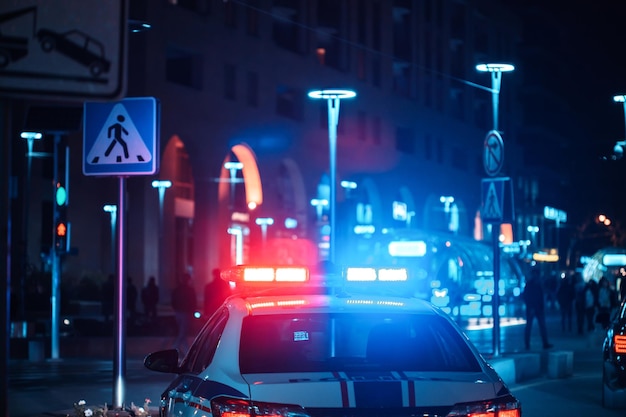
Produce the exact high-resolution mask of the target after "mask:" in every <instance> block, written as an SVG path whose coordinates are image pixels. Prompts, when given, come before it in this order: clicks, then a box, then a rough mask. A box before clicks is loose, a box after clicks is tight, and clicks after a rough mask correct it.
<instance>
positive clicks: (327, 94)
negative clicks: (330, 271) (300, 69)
mask: <svg viewBox="0 0 626 417" xmlns="http://www.w3.org/2000/svg"><path fill="white" fill-rule="evenodd" d="M308 95H309V97H311V98H316V99H320V98H321V99H325V100H326V101H327V102H328V148H329V149H328V152H329V159H330V162H329V164H330V222H329V223H330V236H329V242H328V243H329V245H330V247H329V254H328V257H329V261H330V262H331V263H335V252H336V251H335V238H336V236H337V231H336V230H335V224H336V220H337V219H336V218H335V217H336V216H335V212H336V205H337V198H336V196H337V179H336V171H337V167H336V162H337V161H336V160H337V157H336V155H337V124H338V123H339V102H340V100H341V99H342V98H353V97H356V93H355V92H354V91H352V90H338V89H336V90H319V91H311V92H309V94H308Z"/></svg>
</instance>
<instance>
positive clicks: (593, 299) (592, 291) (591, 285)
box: [584, 278, 598, 332]
mask: <svg viewBox="0 0 626 417" xmlns="http://www.w3.org/2000/svg"><path fill="white" fill-rule="evenodd" d="M584 297H585V298H584V299H585V321H586V323H587V331H588V332H593V331H594V329H595V327H596V325H595V322H594V320H595V317H596V310H597V306H598V283H597V282H596V281H595V280H594V279H593V278H590V279H589V281H587V284H585V290H584Z"/></svg>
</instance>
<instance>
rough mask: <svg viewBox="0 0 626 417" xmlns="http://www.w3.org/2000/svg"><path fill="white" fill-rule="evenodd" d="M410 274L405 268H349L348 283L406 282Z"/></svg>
mask: <svg viewBox="0 0 626 417" xmlns="http://www.w3.org/2000/svg"><path fill="white" fill-rule="evenodd" d="M407 279H408V274H407V271H406V269H405V268H380V269H376V268H347V269H346V281H349V282H373V281H386V282H389V281H406V280H407Z"/></svg>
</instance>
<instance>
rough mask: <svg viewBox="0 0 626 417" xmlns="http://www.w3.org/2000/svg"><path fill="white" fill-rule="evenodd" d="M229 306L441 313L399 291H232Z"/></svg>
mask: <svg viewBox="0 0 626 417" xmlns="http://www.w3.org/2000/svg"><path fill="white" fill-rule="evenodd" d="M226 304H228V305H230V306H231V308H237V309H246V310H247V312H248V314H250V315H261V314H290V313H293V312H294V311H297V312H299V313H307V312H308V313H319V312H326V313H340V312H343V313H356V312H367V313H375V312H387V313H421V314H431V315H438V314H442V313H440V312H439V311H438V309H437V308H436V307H434V306H433V305H432V304H431V303H429V302H428V301H425V300H422V299H418V298H411V297H405V296H399V295H379V294H370V293H363V292H346V291H341V292H338V293H332V292H330V293H329V292H324V291H318V292H315V291H308V290H302V288H300V289H293V290H285V289H280V290H276V291H259V292H252V293H245V294H234V295H232V296H230V297H229V299H227V300H226Z"/></svg>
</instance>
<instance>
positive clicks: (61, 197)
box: [54, 181, 70, 254]
mask: <svg viewBox="0 0 626 417" xmlns="http://www.w3.org/2000/svg"><path fill="white" fill-rule="evenodd" d="M54 236H55V241H54V247H55V250H56V252H57V253H59V254H63V253H65V252H68V248H69V242H70V225H69V223H68V221H67V190H66V188H65V187H64V186H63V183H62V182H60V181H59V182H57V184H56V191H55V194H54Z"/></svg>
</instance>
